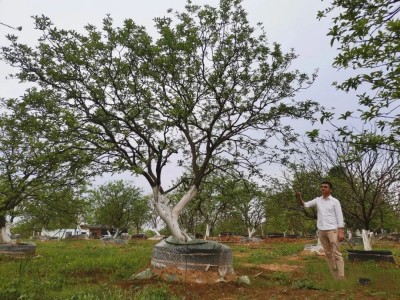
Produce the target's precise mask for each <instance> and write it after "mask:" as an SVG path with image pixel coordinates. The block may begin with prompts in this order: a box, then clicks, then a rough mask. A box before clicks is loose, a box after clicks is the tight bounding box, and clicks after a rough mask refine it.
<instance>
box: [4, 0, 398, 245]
mask: <svg viewBox="0 0 400 300" xmlns="http://www.w3.org/2000/svg"><path fill="white" fill-rule="evenodd" d="M357 2H359V1H355V4H354V5H360V6H359V7H358V6H357V10H352V9H351V7H350V10H351V13H350V14H349V15H347V14H343V15H342V14H341V15H340V16H341V17H343V18H347V17H349V18H353V19H354V14H355V11H357V12H358V13H363V12H364V9H366V10H367V12H369V11H370V10H371V9H373V10H376V12H377V13H378V14H380V15H383V16H384V15H385V14H386V13H387V10H385V9H383V10H382V9H381V8H382V5H383V4H380V5H379V6H371V7H370V6H368V5H369V4H363V3H364V1H361V2H359V3H357ZM395 2H396V1H395ZM345 5H347V3H346V4H345ZM365 5H366V6H368V7H364V6H365ZM340 6H341V1H337V2H334V3H332V7H331V8H329V9H327V10H326V11H324V12H322V13H320V17H322V16H324V15H326V14H329V13H331V12H332V10H333V9H335V8H336V7H340ZM345 8H346V9H347V8H349V7H347V6H345ZM397 11H398V10H395V13H397ZM395 13H394V14H395ZM341 17H337V18H334V19H333V20H334V22H335V23H338V24H342V25H340V26H343V27H345V28H347V27H350V30H349V31H348V30H338V25H335V27H334V28H333V29H332V31H331V32H330V35H332V37H333V40H332V43H333V42H335V41H337V42H339V43H343V48H341V50H342V51H343V52H345V53H346V52H347V51H348V49H349V48H348V47H347V46H348V45H347V44H346V41H347V42H349V41H350V43H351V42H352V41H355V40H356V39H357V38H358V37H360V36H361V37H362V35H363V34H368V29H366V30H360V28H359V27H360V26H364V25H365V24H364V23H362V24H361V25H360V24H359V22H358V21H357V22H356V25H355V29H354V28H353V27H352V26H353V23H352V22H353V21H354V20H353V19H349V20H347V21H346V22H344V23H341V22H340V18H341ZM355 19H357V18H355ZM391 19H392V18H389V19H388V20H391ZM374 20H386V17H382V18H374ZM374 20H372V22H375V21H374ZM34 22H35V24H34V26H35V28H36V29H37V30H38V32H39V36H38V40H37V43H36V45H33V46H31V45H26V44H23V43H20V42H19V39H18V37H17V36H15V35H9V36H8V40H9V46H4V47H1V51H0V59H1V60H3V61H4V62H6V63H8V64H9V65H11V66H13V67H15V70H16V71H15V72H16V74H14V75H13V76H11V77H12V78H15V79H17V80H19V81H20V82H21V83H22V84H26V85H25V87H26V91H25V93H24V94H23V95H21V97H19V98H14V99H1V112H2V116H1V119H0V127H1V132H0V168H1V170H0V227H1V228H3V229H4V227H5V223H6V218H10V219H11V220H15V218H16V217H17V216H21V217H23V220H24V221H26V220H29V219H32V220H33V219H35V218H36V220H35V222H33V223H36V224H40V223H46V222H47V224H44V225H46V226H56V225H59V226H62V224H61V220H62V222H67V223H68V224H70V223H71V222H72V221H76V220H77V216H81V214H82V212H85V213H87V212H93V216H92V217H93V220H95V218H99V219H98V220H99V222H100V220H101V216H102V212H101V210H100V208H102V207H107V209H106V211H107V210H108V212H107V213H105V215H107V216H108V215H113V214H111V213H110V211H112V210H113V209H114V208H115V207H116V205H109V203H102V202H101V201H102V199H99V201H97V202H96V201H95V200H93V199H95V198H96V193H93V194H91V196H88V195H87V193H88V191H87V186H88V182H90V181H91V180H92V178H93V177H94V176H96V175H101V174H103V173H105V172H111V173H113V172H127V173H129V174H132V175H138V176H142V177H143V178H145V179H146V181H147V183H148V187H150V188H151V193H152V194H151V203H152V207H154V210H155V211H156V212H157V215H158V216H160V217H161V218H162V220H163V221H164V222H165V224H166V226H167V227H168V229H169V230H170V232H171V234H172V235H174V236H175V237H176V238H177V239H178V240H180V241H189V240H191V236H190V233H191V232H193V231H197V226H206V227H207V228H208V229H210V230H211V231H213V228H215V227H216V225H217V223H218V222H219V221H221V220H232V221H230V222H231V223H232V224H243V225H241V226H243V228H246V229H247V228H248V230H249V232H252V231H253V229H256V230H257V229H258V228H260V224H262V223H264V224H266V225H264V226H266V227H265V228H267V229H269V228H271V230H273V229H274V230H279V231H283V230H284V229H287V230H298V231H306V230H311V227H310V226H308V225H307V224H308V223H307V222H306V220H307V219H309V218H311V219H312V218H313V217H314V215H313V212H308V211H307V212H304V211H299V208H298V207H296V205H295V202H294V200H293V198H294V197H293V194H294V190H301V191H302V192H303V195H304V196H305V197H306V198H312V197H314V196H317V193H318V184H319V181H320V180H321V179H322V178H324V179H329V180H331V181H332V182H333V183H334V186H335V187H336V188H335V196H336V197H337V198H339V199H340V200H341V201H342V205H343V208H344V213H345V217H346V223H347V225H348V227H350V228H365V229H379V228H389V229H394V228H396V227H397V226H398V224H397V222H398V221H397V219H396V216H397V217H398V207H399V195H398V193H396V189H397V184H398V182H397V180H398V178H400V177H399V174H398V173H399V158H398V153H399V151H398V138H397V137H398V124H399V122H398V115H395V117H394V118H388V119H386V117H387V116H390V114H391V113H392V112H393V111H394V112H395V111H396V109H397V105H395V104H393V102H394V101H395V100H398V97H397V96H398V89H397V88H396V87H397V85H395V84H394V83H393V84H385V85H384V86H383V85H381V83H382V82H386V81H385V80H384V79H381V77H384V76H386V75H388V77H387V78H388V79H392V78H395V79H393V80H397V79H396V78H397V77H396V76H392V75H393V74H392V73H391V70H392V69H394V70H398V68H397V63H396V62H390V61H389V63H388V64H387V68H388V72H386V73H385V72H383V71H380V72H372V73H371V74H370V75H368V74H367V75H366V76H361V77H357V78H358V79H357V78H356V79H357V80H353V79H349V81H346V82H345V84H343V85H338V87H339V88H342V89H343V90H347V91H348V90H349V89H351V88H354V89H356V88H357V87H358V86H359V85H361V84H362V83H365V84H371V85H372V89H377V90H379V91H380V92H379V93H377V94H376V95H377V96H376V97H378V98H374V97H372V96H368V95H367V94H366V93H364V94H363V95H362V96H361V97H360V99H359V103H360V105H363V106H364V108H365V111H363V112H362V114H361V115H360V116H359V117H360V118H361V119H362V120H364V121H365V120H371V119H375V118H376V119H377V122H376V124H373V125H376V126H373V125H371V126H372V128H379V130H381V131H379V132H376V131H373V130H372V131H370V132H366V131H364V130H363V131H362V132H361V133H360V134H354V132H352V131H351V130H349V129H348V128H349V127H347V125H346V126H343V127H339V125H337V126H336V121H337V120H335V119H334V118H333V114H332V113H330V112H329V113H327V112H326V111H324V109H323V108H322V107H321V106H320V105H319V103H318V101H311V100H304V99H300V98H299V95H298V92H300V91H301V90H303V89H306V88H308V87H309V86H310V85H311V84H313V83H314V80H315V78H316V74H315V73H314V74H306V73H303V72H301V71H299V70H295V69H293V68H292V67H291V66H292V65H293V61H294V60H295V59H296V57H297V56H296V54H295V53H294V52H293V51H289V52H288V53H285V52H284V51H283V50H282V48H281V46H280V45H279V44H277V43H273V44H269V43H268V41H267V37H266V33H265V30H264V29H263V28H262V26H261V25H257V26H256V27H253V26H251V25H250V24H249V22H248V20H247V13H246V12H245V10H244V9H243V7H242V6H241V3H240V1H237V0H221V1H220V3H219V6H218V7H215V8H213V7H211V6H197V5H194V4H192V3H190V2H188V4H187V6H186V7H185V11H183V12H173V11H172V10H171V11H169V12H168V14H167V16H164V17H161V18H155V19H154V22H155V23H154V26H155V28H156V30H157V33H158V34H157V36H156V37H152V36H150V35H149V34H148V33H147V31H146V29H145V28H144V27H142V26H139V25H137V24H136V23H135V22H134V21H133V20H129V19H128V20H125V21H124V23H123V25H122V26H121V27H115V26H114V24H113V20H112V19H111V17H106V18H105V19H104V20H103V26H102V29H98V28H96V27H95V26H93V25H87V26H86V27H85V32H84V33H80V32H77V31H75V30H64V29H59V28H58V27H56V26H55V25H54V24H53V23H52V21H51V20H50V19H49V18H47V17H45V16H36V17H34ZM366 22H368V19H366ZM390 22H392V21H390ZM390 22H389V25H390V26H387V27H386V30H387V33H388V34H389V35H390V34H392V33H393V28H397V27H396V26H394V25H393V26H392V23H390ZM363 24H364V25H363ZM372 25H373V26H375V23H373V24H372ZM380 25H381V24H378V25H377V26H378V28H380ZM373 26H372V27H371V28H373ZM351 28H353V29H354V30H353V29H351ZM368 28H369V27H368ZM352 30H353V31H352ZM345 32H348V33H349V35H350V36H348V37H346V36H345V37H344V38H343V40H342V39H341V38H342V37H343V36H341V35H345ZM353 33H354V35H353ZM371 34H373V32H372V33H371ZM382 34H383V33H382ZM383 36H384V34H383ZM379 37H381V32H380V31H379ZM392 40H393V41H397V40H398V39H395V38H390V39H388V41H392ZM372 44H373V43H372ZM383 44H386V42H379V44H377V48H373V49H374V51H372V50H371V51H370V52H371V53H370V52H368V51H367V52H365V53H370V56H368V55H364V52H363V55H358V54H357V55H356V57H366V58H367V59H368V58H371V59H372V60H373V59H374V58H375V56H374V55H373V54H374V53H375V52H376V51H375V50H376V49H379V45H383ZM391 49H398V48H397V47H389V48H388V49H385V51H384V54H387V53H389V54H388V55H387V56H383V54H382V55H381V54H379V53H378V55H377V57H378V58H379V59H383V60H385V61H384V62H385V63H386V62H387V60H390V59H392V58H393V57H397V56H396V53H394V54H393V53H391V51H393V50H391ZM356 50H357V48H356ZM390 50H391V51H390ZM349 53H350V54H351V53H352V52H351V51H350V52H349ZM338 57H339V58H340V57H341V56H338ZM345 57H347V56H345ZM339 58H338V59H337V60H336V61H335V63H336V65H338V66H339V67H340V66H342V65H343V66H345V67H347V66H348V64H349V61H347V60H345V61H342V60H340V59H339ZM342 58H343V57H342ZM349 60H350V61H352V58H349ZM364 62H365V61H360V62H359V65H360V66H362V63H364ZM379 62H380V63H379V64H381V61H380V60H379ZM365 63H366V65H367V66H370V61H369V60H367V61H366V62H365ZM354 64H355V65H357V64H356V63H354ZM382 64H383V62H382ZM375 77H378V79H379V80H374V78H375ZM376 84H378V85H376ZM387 86H390V87H393V88H392V89H390V93H389V90H387ZM371 97H372V98H371ZM382 103H383V104H382ZM392 106H394V108H393V109H392ZM351 115H352V112H347V113H345V114H343V115H342V116H341V117H340V118H339V119H343V120H344V121H346V120H347V119H348V118H349V117H350V116H351ZM382 115H383V116H382ZM318 119H320V120H321V121H323V120H326V119H328V120H329V121H330V122H331V124H333V125H334V127H336V128H338V129H339V131H338V132H337V133H336V134H337V135H339V136H340V137H341V138H340V140H339V139H337V138H336V136H337V135H333V136H327V137H320V138H318V130H317V129H316V130H313V131H312V132H310V133H309V136H310V137H311V138H312V139H313V140H314V144H311V145H310V144H307V143H299V142H298V137H299V133H297V132H295V130H294V128H293V127H296V126H297V123H296V121H297V120H307V121H310V122H315V121H316V120H318ZM392 119H393V122H390V121H389V122H387V120H392ZM385 128H390V129H393V130H390V132H389V134H385V131H384V129H385ZM382 144H383V145H384V146H385V147H383V148H381V147H380V146H381V145H382ZM396 147H397V148H396ZM266 163H275V164H280V166H281V168H280V169H281V170H280V172H279V173H281V177H280V178H279V179H276V180H275V181H269V180H267V179H266V177H265V175H262V174H263V173H264V174H265V172H263V171H265V168H266V167H265V166H266ZM168 167H169V168H168ZM171 169H176V170H179V171H181V172H180V175H182V176H177V178H176V179H175V180H173V182H174V183H173V184H171V185H170V184H169V183H170V182H171V178H170V176H171V173H170V171H168V170H171ZM285 172H286V174H287V175H284V174H285ZM267 173H268V172H267ZM286 177H287V178H286ZM107 189H108V188H107V187H105V190H107ZM98 192H99V195H101V192H100V191H98ZM89 194H90V193H89ZM128 196H129V195H128ZM131 196H132V195H130V196H129V197H131ZM91 197H93V199H92V198H91ZM101 197H102V196H101ZM101 197H100V198H101ZM88 199H92V200H93V201H92V200H90V201H89V200H88ZM132 210H133V211H132V212H131V213H132V214H135V212H134V209H132ZM122 212H123V213H124V214H123V215H118V214H115V218H116V219H117V220H119V219H123V216H125V215H129V213H127V212H126V211H124V210H122ZM143 215H145V214H143ZM185 215H187V217H185ZM45 216H47V217H45ZM180 216H181V218H179V217H180ZM300 216H301V217H300ZM88 218H89V216H88ZM46 220H47V221H46ZM237 220H241V222H240V223H238V222H237ZM52 222H53V223H57V222H58V223H60V224H51V223H52ZM224 224H229V222H228V221H227V222H224ZM269 226H271V227H269ZM232 227H233V225H232ZM299 227H300V228H299ZM272 228H273V229H272ZM3 231H4V230H3ZM1 236H2V240H0V243H1V242H4V241H6V240H7V237H6V236H5V235H4V234H2V235H1Z"/></svg>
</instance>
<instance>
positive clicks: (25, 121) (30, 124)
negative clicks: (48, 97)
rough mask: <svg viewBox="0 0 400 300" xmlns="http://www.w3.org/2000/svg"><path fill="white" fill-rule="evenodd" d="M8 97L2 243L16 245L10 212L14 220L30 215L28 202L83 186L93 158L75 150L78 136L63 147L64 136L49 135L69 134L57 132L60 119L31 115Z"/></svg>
mask: <svg viewBox="0 0 400 300" xmlns="http://www.w3.org/2000/svg"><path fill="white" fill-rule="evenodd" d="M3 101H4V102H3V104H4V106H2V109H3V114H2V116H1V118H0V129H1V130H0V228H1V232H2V234H1V235H0V243H11V240H10V239H9V237H7V235H6V234H5V225H6V220H7V216H12V218H14V217H16V216H18V215H20V214H24V213H26V212H27V210H26V208H27V207H28V206H29V203H37V204H42V203H45V202H48V201H49V200H50V199H51V198H53V200H54V198H57V197H58V196H59V195H57V193H60V192H61V191H68V190H71V189H74V188H79V187H81V186H83V185H84V184H85V181H86V179H87V178H88V177H89V176H90V175H91V173H89V172H87V169H86V167H87V163H88V162H90V161H91V158H89V155H88V154H85V153H84V152H82V151H81V150H79V149H73V148H72V147H71V144H72V143H73V142H74V141H73V140H70V142H69V143H67V142H65V144H64V145H63V146H60V144H59V140H57V139H52V140H50V139H49V137H51V138H53V137H56V136H57V137H58V139H63V138H64V137H63V135H62V134H58V132H57V131H58V127H57V123H52V124H51V125H50V124H49V122H48V120H45V119H40V118H38V117H37V116H34V115H31V114H28V113H27V111H26V110H25V107H24V106H19V105H17V104H16V103H15V100H9V101H5V100H3ZM53 194H54V195H53ZM57 202H59V201H57ZM22 208H24V209H22ZM31 212H32V211H31ZM50 213H52V212H49V214H50ZM53 213H55V212H53Z"/></svg>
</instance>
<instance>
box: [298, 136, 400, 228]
mask: <svg viewBox="0 0 400 300" xmlns="http://www.w3.org/2000/svg"><path fill="white" fill-rule="evenodd" d="M328 139H329V140H331V142H327V141H326V140H325V141H323V142H321V143H319V144H312V145H307V144H306V143H304V144H303V147H304V149H306V151H305V153H306V165H307V166H308V168H309V170H313V171H314V174H318V172H321V174H322V175H325V176H324V178H325V179H328V180H330V181H331V182H332V183H333V185H334V196H335V197H337V198H338V199H339V200H340V201H341V205H342V208H343V212H344V215H345V222H346V225H347V226H349V227H351V228H353V229H374V228H372V227H371V225H372V222H373V220H374V219H377V218H379V214H380V212H383V211H385V210H387V208H388V205H389V204H390V203H391V201H393V199H395V197H394V194H393V188H394V186H397V185H398V181H399V178H400V177H399V176H400V173H399V172H400V161H399V157H398V152H396V151H393V149H389V150H382V149H380V150H371V149H367V150H365V151H362V150H359V149H358V147H356V146H354V145H353V144H349V143H345V142H342V141H341V140H339V139H337V138H336V137H335V136H333V135H332V136H331V137H329V138H328ZM317 170H320V171H317ZM318 177H319V176H318ZM318 183H319V181H318ZM389 207H392V209H393V208H394V205H393V202H392V204H390V206H389Z"/></svg>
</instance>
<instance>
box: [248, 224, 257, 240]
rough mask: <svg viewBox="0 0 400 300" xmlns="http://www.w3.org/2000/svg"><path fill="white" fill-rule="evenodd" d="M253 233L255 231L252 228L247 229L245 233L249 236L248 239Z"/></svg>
mask: <svg viewBox="0 0 400 300" xmlns="http://www.w3.org/2000/svg"><path fill="white" fill-rule="evenodd" d="M255 232H256V230H255V229H254V228H250V227H247V233H248V235H249V238H251V237H252V236H253V234H254V233H255Z"/></svg>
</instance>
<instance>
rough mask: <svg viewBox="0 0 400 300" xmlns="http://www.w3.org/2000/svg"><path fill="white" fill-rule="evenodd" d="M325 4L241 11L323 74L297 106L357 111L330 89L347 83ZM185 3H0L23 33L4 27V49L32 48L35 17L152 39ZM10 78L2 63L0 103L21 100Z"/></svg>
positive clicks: (298, 64) (258, 1) (301, 2)
mask: <svg viewBox="0 0 400 300" xmlns="http://www.w3.org/2000/svg"><path fill="white" fill-rule="evenodd" d="M327 2H329V1H324V2H321V1H319V0H244V1H243V6H244V8H245V9H246V10H247V12H248V18H249V20H250V22H251V23H252V24H254V25H255V24H256V23H257V22H262V23H263V25H264V27H265V31H266V33H267V36H268V39H269V41H270V42H271V43H272V42H278V43H279V44H281V45H282V47H283V49H285V50H289V49H291V48H294V49H295V52H296V53H297V54H299V58H298V59H297V60H296V61H295V63H294V67H295V68H298V69H299V70H301V71H306V72H309V73H311V72H313V71H314V70H315V69H319V72H318V73H319V76H318V78H317V80H316V82H315V84H314V85H313V86H312V87H311V88H310V89H308V90H307V91H305V92H303V93H302V94H300V95H299V97H298V98H299V100H303V99H305V98H307V99H313V100H316V101H318V102H320V103H321V104H322V105H324V106H326V107H335V108H337V109H338V110H339V111H345V110H347V109H349V108H353V109H354V107H355V105H356V99H355V97H354V95H346V94H344V93H343V92H340V91H336V90H335V89H334V88H333V87H332V82H333V81H335V80H338V81H340V80H341V79H343V78H345V73H344V71H338V70H336V69H334V68H332V61H333V57H334V55H335V49H334V48H331V47H330V38H329V37H328V36H327V35H326V34H327V32H328V29H329V27H330V20H329V19H324V20H323V21H318V20H317V18H316V15H317V12H318V10H321V9H323V8H324V6H326V5H327ZM185 3H186V1H185V0H114V1H110V0H0V22H1V23H5V24H7V25H10V26H13V27H18V26H22V28H23V29H22V31H20V32H19V31H16V30H13V29H11V28H8V27H6V26H3V25H0V45H2V46H3V45H5V44H6V43H7V41H6V39H5V37H4V36H5V35H6V34H9V33H12V34H15V35H18V36H19V37H20V41H21V42H25V43H27V44H29V45H32V46H33V45H34V43H35V41H36V40H37V37H38V32H35V30H34V29H33V20H32V18H31V16H33V15H41V14H43V15H45V16H48V17H50V18H51V20H52V22H53V23H54V24H55V25H56V26H57V27H59V28H64V29H75V30H77V31H83V26H84V25H86V24H88V23H90V24H93V25H97V26H99V27H100V26H101V22H102V19H103V18H104V17H105V16H106V15H107V14H110V15H111V17H112V18H113V19H114V23H115V25H120V24H122V21H123V20H124V19H127V18H132V19H133V20H134V21H135V22H136V23H137V24H139V25H144V26H146V27H147V29H148V31H149V32H150V33H152V32H153V33H154V32H155V31H154V29H153V24H154V23H153V18H155V17H160V16H164V15H165V14H166V11H167V9H169V8H172V9H174V10H182V9H183V7H184V5H185ZM193 3H195V4H210V5H213V6H216V5H218V3H219V1H218V0H193ZM10 72H11V69H10V67H8V66H6V65H5V64H4V63H3V62H1V61H0V97H3V98H8V97H18V96H20V95H21V94H22V93H23V91H24V88H23V87H22V86H21V85H18V84H17V83H16V82H15V81H12V80H7V79H5V77H6V76H7V74H9V73H10ZM302 126H305V127H307V125H302ZM310 127H311V126H310Z"/></svg>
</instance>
